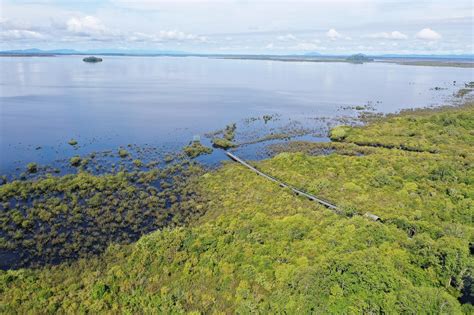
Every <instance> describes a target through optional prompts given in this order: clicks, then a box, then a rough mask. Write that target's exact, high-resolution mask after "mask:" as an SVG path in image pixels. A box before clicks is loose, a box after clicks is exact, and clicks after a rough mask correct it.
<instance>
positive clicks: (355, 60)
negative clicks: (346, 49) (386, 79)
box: [346, 54, 374, 63]
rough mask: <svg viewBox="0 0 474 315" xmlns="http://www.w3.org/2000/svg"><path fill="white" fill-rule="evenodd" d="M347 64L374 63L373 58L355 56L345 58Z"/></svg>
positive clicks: (361, 55)
mask: <svg viewBox="0 0 474 315" xmlns="http://www.w3.org/2000/svg"><path fill="white" fill-rule="evenodd" d="M346 61H347V62H352V63H364V62H371V61H374V59H373V58H369V57H367V56H366V55H364V54H355V55H352V56H349V57H347V58H346Z"/></svg>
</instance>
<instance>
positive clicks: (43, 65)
mask: <svg viewBox="0 0 474 315" xmlns="http://www.w3.org/2000/svg"><path fill="white" fill-rule="evenodd" d="M0 70H1V76H0V173H2V174H4V173H9V172H12V171H14V170H15V168H17V167H24V165H25V164H26V163H29V162H33V161H34V162H38V163H50V162H52V161H54V160H57V159H61V158H64V157H70V156H71V155H75V154H85V153H90V152H91V151H93V150H109V149H114V150H115V149H116V148H117V147H118V146H120V145H127V144H130V143H132V144H138V145H143V144H148V145H152V146H160V147H164V148H179V147H181V146H183V145H184V144H186V143H188V142H189V141H190V140H191V138H192V136H193V135H196V134H201V135H202V134H204V133H205V132H208V131H212V130H215V129H220V128H222V127H223V126H225V125H226V124H228V123H230V122H237V123H238V124H239V123H240V122H242V121H243V119H245V118H249V117H254V116H261V115H264V114H278V115H280V117H281V120H282V121H284V120H285V119H296V120H298V119H306V118H315V117H323V116H324V117H335V116H338V115H341V111H340V108H341V107H344V106H356V105H364V104H367V102H372V103H373V104H374V105H375V106H376V109H377V110H378V111H381V112H395V111H397V110H400V109H403V108H411V107H424V106H430V105H439V104H442V103H443V102H445V101H447V100H448V99H449V98H450V97H451V96H452V94H453V92H454V91H456V90H457V89H459V88H460V87H461V85H462V84H463V83H465V82H469V81H473V73H472V69H462V68H444V67H415V66H400V65H395V64H382V63H370V64H364V65H354V64H346V63H306V62H301V63H300V62H278V61H251V60H224V59H207V58H194V57H193V58H191V57H186V58H185V57H176V58H171V57H105V58H104V62H102V63H98V64H87V63H84V62H83V61H82V57H80V56H65V57H51V58H49V57H43V58H27V57H25V58H23V57H3V58H0ZM453 81H457V84H456V85H453ZM434 87H442V88H443V90H433V88H434ZM260 127H261V126H260ZM71 138H74V139H77V140H78V141H79V144H80V146H79V149H76V150H75V149H74V148H72V147H70V146H69V145H68V144H67V141H68V140H69V139H71ZM38 147H41V149H39V148H38ZM37 148H38V149H37Z"/></svg>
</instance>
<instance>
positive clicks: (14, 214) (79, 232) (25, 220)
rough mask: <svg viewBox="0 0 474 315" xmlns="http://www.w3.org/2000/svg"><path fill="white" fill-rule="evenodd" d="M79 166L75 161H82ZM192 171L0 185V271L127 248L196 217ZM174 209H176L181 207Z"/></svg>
mask: <svg viewBox="0 0 474 315" xmlns="http://www.w3.org/2000/svg"><path fill="white" fill-rule="evenodd" d="M79 161H80V160H79ZM199 172H201V170H200V168H199V167H196V166H190V165H187V166H180V165H173V166H170V167H168V168H166V169H163V170H159V169H153V170H150V171H148V172H126V171H122V172H118V173H116V174H106V175H101V176H98V175H92V174H90V173H86V172H79V173H78V174H71V175H66V176H63V177H54V176H47V177H46V178H40V179H38V180H28V181H13V182H11V183H7V184H5V185H2V186H0V202H1V204H0V223H1V227H2V228H1V232H0V239H1V242H0V252H1V254H2V257H4V259H3V261H2V263H1V267H2V268H18V267H24V266H38V265H43V264H49V263H57V262H60V261H63V260H68V259H75V258H78V257H85V256H88V255H90V254H97V253H100V252H102V251H103V250H104V249H105V248H106V247H107V246H108V244H110V243H111V242H116V243H129V242H131V241H134V240H136V239H137V238H138V237H139V236H140V235H142V234H144V233H147V232H150V231H153V230H156V229H158V228H161V227H163V226H167V225H175V224H179V223H183V222H185V221H187V220H188V219H189V217H190V216H193V215H195V214H197V213H195V209H190V208H189V207H187V206H186V205H190V204H191V203H192V202H191V198H193V199H197V198H198V196H195V195H194V194H193V193H192V191H191V190H190V189H189V187H187V186H186V185H187V183H188V181H189V180H190V178H191V177H192V176H194V175H195V174H197V173H199ZM178 204H179V206H178Z"/></svg>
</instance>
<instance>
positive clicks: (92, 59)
mask: <svg viewBox="0 0 474 315" xmlns="http://www.w3.org/2000/svg"><path fill="white" fill-rule="evenodd" d="M82 61H84V62H93V63H95V62H102V58H98V57H94V56H90V57H86V58H84V59H82Z"/></svg>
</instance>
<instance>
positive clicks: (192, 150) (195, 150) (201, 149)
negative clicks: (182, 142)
mask: <svg viewBox="0 0 474 315" xmlns="http://www.w3.org/2000/svg"><path fill="white" fill-rule="evenodd" d="M183 152H184V154H186V155H187V156H188V157H189V158H192V159H193V158H196V157H198V156H200V155H203V154H211V153H212V148H209V147H206V146H204V145H202V144H201V142H199V141H193V142H192V143H191V144H190V145H188V146H186V147H184V148H183Z"/></svg>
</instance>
